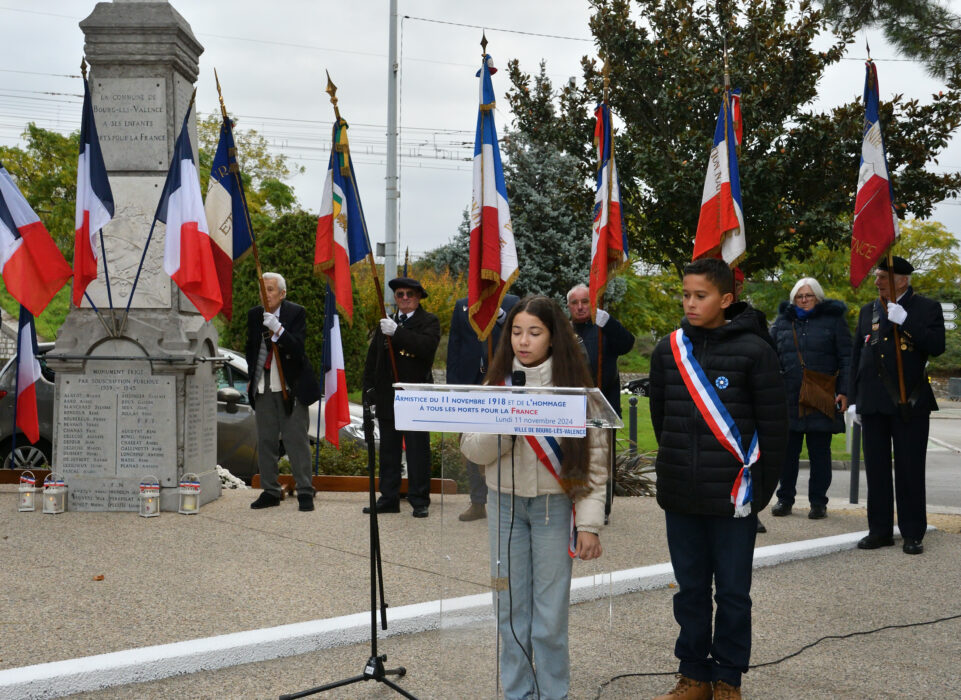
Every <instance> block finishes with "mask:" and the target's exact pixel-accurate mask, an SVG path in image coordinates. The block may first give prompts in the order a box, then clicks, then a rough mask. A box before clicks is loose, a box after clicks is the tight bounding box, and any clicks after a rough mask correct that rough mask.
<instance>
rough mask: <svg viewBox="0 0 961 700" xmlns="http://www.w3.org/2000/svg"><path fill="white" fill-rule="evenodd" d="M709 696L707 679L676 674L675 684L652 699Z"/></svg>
mask: <svg viewBox="0 0 961 700" xmlns="http://www.w3.org/2000/svg"><path fill="white" fill-rule="evenodd" d="M711 696H712V691H711V684H710V683H708V682H707V681H696V680H694V679H693V678H688V677H687V676H682V675H678V676H677V685H675V686H674V688H673V689H672V690H671V691H670V692H668V693H667V694H665V695H658V696H657V697H656V698H654V700H711ZM738 697H740V696H738Z"/></svg>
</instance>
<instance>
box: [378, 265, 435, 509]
mask: <svg viewBox="0 0 961 700" xmlns="http://www.w3.org/2000/svg"><path fill="white" fill-rule="evenodd" d="M387 284H388V285H389V286H390V288H391V289H392V290H394V301H395V303H396V305H397V313H396V314H394V315H393V316H389V317H387V318H382V319H380V323H379V324H378V327H377V328H376V329H374V335H373V338H372V339H371V341H370V346H369V347H368V348H367V360H366V362H365V363H364V393H365V395H366V392H367V391H368V390H369V389H373V397H374V406H375V408H376V409H377V425H378V428H379V429H380V498H378V499H377V504H376V507H377V512H378V513H399V512H400V484H401V463H400V456H401V451H402V450H403V449H404V447H405V446H406V450H407V500H408V501H409V502H410V505H411V506H412V507H413V509H414V512H413V516H414V517H415V518H426V517H427V516H428V509H429V507H430V433H427V432H421V431H397V430H396V429H395V428H394V388H393V386H392V384H393V383H394V382H395V381H398V382H416V383H432V382H433V374H432V367H433V364H434V354H435V353H436V352H437V345H438V344H439V343H440V321H438V320H437V317H436V316H435V315H434V314H432V313H428V312H427V311H424V309H422V308H421V306H420V300H421V299H426V298H427V292H426V290H425V289H424V288H423V287H422V286H421V284H420V282H418V281H417V280H415V279H411V278H409V277H397V278H395V279H392V280H391V281H390V282H388V283H387ZM388 338H390V339H391V342H392V345H393V351H394V361H395V363H396V365H397V378H396V379H395V378H394V372H393V368H392V365H391V360H390V348H389V347H388V345H387V339H388ZM364 512H365V513H368V512H370V508H369V507H365V508H364Z"/></svg>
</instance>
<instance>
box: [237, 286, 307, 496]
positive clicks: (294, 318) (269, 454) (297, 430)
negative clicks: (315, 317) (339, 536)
mask: <svg viewBox="0 0 961 700" xmlns="http://www.w3.org/2000/svg"><path fill="white" fill-rule="evenodd" d="M264 289H265V290H266V294H267V309H266V310H264V307H263V306H255V307H253V308H252V309H250V311H248V312H247V343H246V345H245V348H244V354H245V355H246V357H247V369H248V371H249V373H250V384H249V385H248V387H247V395H248V396H249V397H250V405H251V407H253V409H254V417H255V418H256V421H257V464H258V467H259V469H260V487H261V488H262V489H263V493H261V494H260V496H259V497H258V498H257V500H256V501H254V502H253V503H251V504H250V507H251V508H254V509H260V508H269V507H270V506H276V505H278V504H279V503H280V496H281V491H280V483H279V482H278V480H277V460H278V459H279V457H280V455H279V451H280V450H279V446H280V441H281V440H283V442H284V449H285V450H286V451H287V456H288V458H289V459H290V470H291V472H293V475H294V481H295V482H296V484H297V501H298V503H299V507H300V510H303V511H310V510H313V509H314V486H313V483H312V480H311V471H310V445H309V442H308V437H307V427H308V417H307V407H308V406H309V405H310V404H312V403H314V402H315V401H317V400H318V399H320V385H319V383H318V382H317V377H316V376H315V375H314V369H313V367H312V366H311V364H310V360H308V359H307V355H306V353H305V351H304V343H305V342H306V340H307V313H306V312H305V311H304V307H303V306H300V305H299V304H294V303H293V302H290V301H287V300H286V298H285V297H286V296H287V282H286V281H284V278H283V276H281V275H279V274H277V273H276V272H265V273H264ZM275 348H276V352H275ZM278 356H279V357H280V369H281V370H283V381H284V385H285V388H286V389H287V401H286V402H285V401H284V398H283V390H282V389H281V372H280V371H278V368H277V363H276V359H277V357H278Z"/></svg>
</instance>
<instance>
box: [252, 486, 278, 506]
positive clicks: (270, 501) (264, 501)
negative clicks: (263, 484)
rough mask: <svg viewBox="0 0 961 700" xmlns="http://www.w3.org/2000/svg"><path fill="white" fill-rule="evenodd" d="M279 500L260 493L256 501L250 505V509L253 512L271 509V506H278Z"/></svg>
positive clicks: (273, 496) (271, 495)
mask: <svg viewBox="0 0 961 700" xmlns="http://www.w3.org/2000/svg"><path fill="white" fill-rule="evenodd" d="M279 505H280V499H279V498H277V497H276V496H275V495H273V494H272V493H267V492H266V491H264V492H262V493H261V494H260V495H259V496H257V500H256V501H254V502H253V503H251V504H250V507H251V508H253V509H254V510H260V509H261V508H272V507H273V506H279Z"/></svg>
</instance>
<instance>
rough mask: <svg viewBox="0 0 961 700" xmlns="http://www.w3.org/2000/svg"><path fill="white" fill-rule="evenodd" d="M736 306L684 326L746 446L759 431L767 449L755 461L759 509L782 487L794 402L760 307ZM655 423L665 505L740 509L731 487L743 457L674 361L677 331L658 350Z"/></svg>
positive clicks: (696, 510)
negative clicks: (712, 324)
mask: <svg viewBox="0 0 961 700" xmlns="http://www.w3.org/2000/svg"><path fill="white" fill-rule="evenodd" d="M728 311H730V309H729V310H728ZM736 311H737V312H739V313H736V315H734V316H733V318H731V319H730V322H729V323H726V324H725V325H723V326H721V327H719V328H714V329H703V328H698V327H694V326H691V324H690V323H688V321H687V319H684V320H683V321H682V322H681V327H682V328H683V330H684V333H685V335H687V337H688V338H690V340H691V343H692V345H693V348H694V357H695V359H696V360H697V361H698V362H699V363H700V365H701V367H702V369H703V370H704V373H705V375H706V376H707V379H708V381H710V382H711V384H712V385H713V386H714V387H715V388H716V390H717V393H718V396H719V397H720V399H721V401H722V403H723V404H724V406H725V407H726V408H727V410H728V411H729V412H730V414H731V417H732V418H733V419H734V422H735V424H736V425H737V428H738V430H739V431H740V433H741V437H742V440H743V442H744V449H747V448H748V445H749V444H750V441H751V438H752V437H753V436H754V432H755V431H757V434H758V443H759V446H760V450H761V455H760V458H759V460H758V461H757V462H756V463H755V464H754V466H753V467H751V478H752V480H753V488H754V495H753V499H752V508H751V509H752V512H755V513H757V512H760V511H761V510H762V509H763V508H764V507H765V506H767V504H768V502H769V501H770V500H771V495H772V494H773V493H774V489H775V488H776V487H777V482H778V477H779V475H780V469H781V463H782V461H783V459H784V451H785V446H786V443H787V426H788V420H787V409H786V405H785V399H784V383H783V381H782V380H781V372H780V368H779V366H778V361H777V354H776V353H775V352H774V350H773V349H772V348H771V346H770V344H769V342H768V340H766V339H765V338H764V336H763V335H762V329H761V328H760V327H759V325H758V324H759V321H758V316H757V314H756V313H755V310H754V309H753V308H751V307H750V306H749V305H747V304H744V305H741V304H738V305H737V308H736ZM763 333H764V334H766V333H767V331H766V330H763ZM651 423H652V424H653V426H654V436H655V437H656V438H657V443H658V451H657V463H656V470H657V502H658V504H659V505H660V506H661V508H663V509H664V510H668V511H672V512H677V513H687V514H692V515H719V516H733V514H734V505H733V504H732V503H731V488H732V487H733V485H734V480H735V478H736V477H737V475H738V473H739V471H740V470H741V467H742V465H741V464H740V463H739V461H738V460H737V459H736V458H735V457H734V456H733V455H732V454H731V453H730V452H728V451H727V450H726V449H725V448H724V447H723V446H722V445H721V443H720V442H719V441H718V440H717V438H716V437H714V435H713V433H712V432H711V430H710V428H708V426H707V424H706V423H705V422H704V419H703V418H702V417H701V414H700V412H699V411H698V409H697V406H696V405H695V403H694V401H693V399H692V398H691V395H690V394H689V393H688V390H687V387H686V386H685V385H684V380H683V379H682V378H681V373H680V370H678V367H677V364H676V362H675V361H674V355H673V353H672V352H671V344H670V338H663V339H662V340H661V341H660V342H659V343H658V344H657V347H655V348H654V353H653V355H652V356H651Z"/></svg>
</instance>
